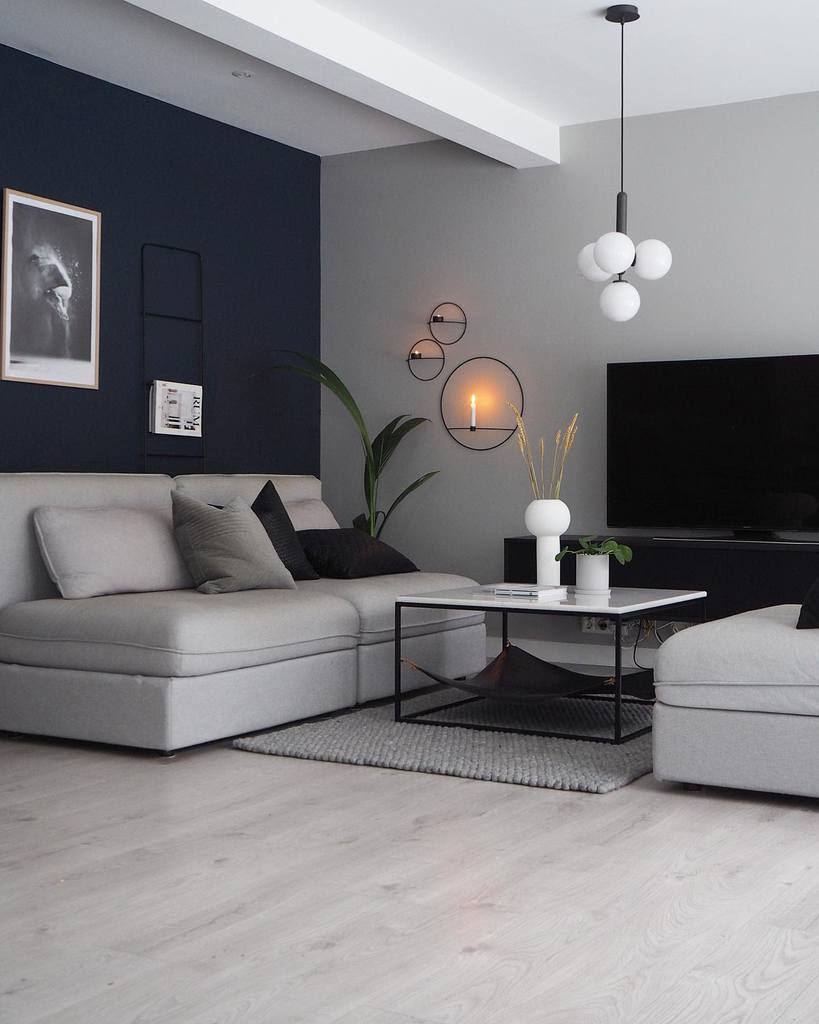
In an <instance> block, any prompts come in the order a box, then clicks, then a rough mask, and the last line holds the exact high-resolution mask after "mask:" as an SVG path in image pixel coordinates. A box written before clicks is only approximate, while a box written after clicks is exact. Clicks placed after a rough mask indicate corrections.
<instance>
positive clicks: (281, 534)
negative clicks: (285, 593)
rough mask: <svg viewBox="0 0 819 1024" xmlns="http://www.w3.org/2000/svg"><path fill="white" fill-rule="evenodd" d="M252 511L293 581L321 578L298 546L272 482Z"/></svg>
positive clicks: (254, 503) (260, 494)
mask: <svg viewBox="0 0 819 1024" xmlns="http://www.w3.org/2000/svg"><path fill="white" fill-rule="evenodd" d="M250 507H251V508H252V509H253V511H254V512H255V513H256V515H257V516H258V518H259V521H260V522H261V524H262V526H263V527H264V528H265V532H266V533H267V536H268V537H269V538H270V541H271V543H272V544H273V547H274V548H275V549H276V553H277V554H278V556H279V558H280V559H281V560H282V561H283V562H284V564H285V565H286V566H287V568H288V569H289V570H290V574H291V575H292V577H293V579H294V580H317V579H318V574H317V573H316V571H315V569H314V568H313V567H312V565H310V562H309V561H308V560H307V558H306V556H305V554H304V548H303V547H302V546H301V544H300V543H299V538H298V537H297V536H296V531H295V529H294V527H293V523H292V521H291V519H290V516H289V515H288V514H287V509H286V508H285V507H284V503H283V502H282V499H281V498H280V497H279V492H278V491H277V490H276V488H275V486H274V484H273V481H272V480H268V481H267V483H266V484H265V485H264V487H263V488H262V489H261V490H260V491H259V493H258V494H257V495H256V499H255V501H254V502H253V504H252V505H251V506H250Z"/></svg>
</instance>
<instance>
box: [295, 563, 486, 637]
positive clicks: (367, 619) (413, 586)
mask: <svg viewBox="0 0 819 1024" xmlns="http://www.w3.org/2000/svg"><path fill="white" fill-rule="evenodd" d="M469 586H477V584H476V583H475V581H474V580H471V579H469V578H468V577H466V576H455V575H452V574H450V573H443V572H404V573H398V574H396V575H392V576H370V577H366V578H365V579H360V580H331V579H320V580H315V581H312V580H306V581H305V582H303V583H299V584H298V587H299V590H300V591H302V592H304V593H316V592H318V593H323V594H332V595H333V596H334V597H341V598H344V600H345V601H349V602H350V603H351V604H352V605H354V607H355V609H356V611H357V612H358V617H359V620H360V623H361V627H360V629H361V634H360V642H361V643H362V644H377V643H383V642H384V641H385V640H392V639H393V637H394V636H395V599H396V598H397V597H399V596H400V595H401V594H422V593H425V592H428V591H431V590H453V589H455V588H456V587H469ZM483 620H484V616H483V612H477V613H476V612H474V611H453V610H450V609H442V608H405V609H404V611H403V613H402V618H401V624H402V631H406V635H407V636H418V635H420V634H422V633H436V632H439V631H440V630H442V629H454V628H457V627H458V626H468V625H474V624H476V623H481V622H483Z"/></svg>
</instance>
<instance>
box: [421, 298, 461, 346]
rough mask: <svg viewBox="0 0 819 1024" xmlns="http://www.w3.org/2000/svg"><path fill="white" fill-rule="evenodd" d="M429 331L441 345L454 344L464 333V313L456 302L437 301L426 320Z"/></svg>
mask: <svg viewBox="0 0 819 1024" xmlns="http://www.w3.org/2000/svg"><path fill="white" fill-rule="evenodd" d="M427 327H429V333H430V334H431V335H432V337H433V338H434V339H435V341H437V342H439V343H440V344H441V345H454V344H455V342H457V341H460V340H461V338H462V337H463V336H464V335H465V334H466V313H464V311H463V309H462V308H461V307H460V306H459V305H458V303H457V302H439V303H438V305H437V306H436V307H435V309H433V311H432V312H431V313H430V314H429V320H427Z"/></svg>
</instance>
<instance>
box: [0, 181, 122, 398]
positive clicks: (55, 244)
mask: <svg viewBox="0 0 819 1024" xmlns="http://www.w3.org/2000/svg"><path fill="white" fill-rule="evenodd" d="M4 200H5V201H4V210H3V284H2V297H3V301H2V306H3V312H2V319H3V361H2V379H3V380H16V381H24V382H26V383H29V384H56V385H60V386H62V387H74V388H98V387H99V306H100V229H101V220H102V215H101V214H100V213H98V212H97V211H95V210H85V209H83V208H82V207H79V206H71V205H69V204H68V203H60V202H57V201H56V200H53V199H43V198H42V197H40V196H32V195H28V194H27V193H25V192H17V191H15V190H14V189H9V188H7V189H5V191H4Z"/></svg>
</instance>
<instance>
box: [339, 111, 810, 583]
mask: <svg viewBox="0 0 819 1024" xmlns="http://www.w3.org/2000/svg"><path fill="white" fill-rule="evenodd" d="M626 141H627V149H626V161H627V163H626V188H627V190H628V192H629V198H630V211H629V215H630V216H629V233H630V234H631V236H632V237H633V238H634V239H636V240H639V239H641V238H645V237H657V238H661V239H663V240H664V241H666V242H667V243H668V244H669V245H670V246H671V249H672V251H673V254H674V265H673V268H672V270H671V272H670V274H669V275H668V276H667V277H666V278H665V279H664V280H662V281H655V282H650V281H639V280H638V279H637V280H635V283H636V284H637V286H638V288H639V290H640V294H641V296H642V309H641V310H640V313H639V314H638V316H637V318H636V319H635V320H633V321H631V322H630V323H628V324H612V323H609V322H608V321H606V320H605V319H604V318H603V317H602V315H601V314H600V312H599V309H598V306H597V301H598V295H599V292H600V288H601V286H600V285H594V284H591V283H589V282H587V281H585V280H583V279H582V278H581V277H580V276H579V274H578V273H577V271H576V269H575V259H576V255H577V252H578V250H579V249H580V248H581V246H582V245H583V244H585V243H586V242H590V241H594V240H595V239H596V238H597V237H598V236H599V235H600V234H602V233H603V231H606V230H610V229H612V228H613V220H614V198H615V193H616V191H617V174H616V162H617V123H616V122H614V121H609V122H601V123H597V124H591V125H583V126H579V127H574V128H568V129H564V130H563V132H562V152H563V162H562V163H561V165H560V166H559V167H549V168H538V169H533V170H525V171H515V170H512V169H510V168H507V167H503V166H501V165H499V164H496V163H493V162H491V161H489V160H487V159H485V158H482V157H479V156H477V155H475V154H473V153H471V152H468V151H466V150H463V149H460V148H458V147H457V146H454V145H452V144H449V143H446V142H431V143H423V144H419V145H412V146H403V147H398V148H394V149H386V150H376V151H372V152H366V153H358V154H352V155H346V156H338V157H331V158H328V159H325V160H324V161H323V164H322V167H323V171H322V252H323V264H322V272H323V285H322V287H323V308H322V351H323V358H324V359H325V361H326V362H328V363H329V364H330V365H331V366H333V367H334V368H335V369H337V370H338V371H339V372H340V373H341V374H342V376H343V378H344V380H345V381H346V382H347V384H348V385H349V387H350V388H351V390H352V392H353V394H354V395H355V396H356V397H357V398H358V400H359V402H360V403H361V405H362V407H363V409H364V411H365V414H366V416H367V418H368V421H369V422H370V423H371V424H372V426H373V427H375V428H380V427H381V426H382V425H383V424H384V423H385V422H386V421H387V420H388V419H389V418H391V417H392V416H394V415H397V414H398V413H401V412H411V413H414V414H420V415H424V416H428V417H429V418H430V420H431V421H432V422H431V423H430V424H428V425H425V426H424V427H422V428H420V429H419V430H418V432H417V433H416V434H415V435H414V436H412V437H411V438H410V440H408V441H407V442H405V448H404V450H399V453H398V455H397V456H396V458H395V460H394V463H393V464H392V465H391V466H390V470H389V475H388V479H387V484H386V490H387V491H388V492H389V494H388V495H385V496H389V495H391V494H393V493H395V492H396V491H397V490H398V489H399V488H400V487H401V486H402V485H403V484H404V483H405V482H407V481H409V480H410V479H412V478H414V476H417V475H419V474H420V473H422V472H424V471H425V470H428V469H434V468H437V469H440V470H441V473H440V476H438V477H436V478H435V479H434V480H433V481H432V482H431V483H429V484H427V485H425V487H424V489H423V490H421V491H418V492H417V493H416V494H415V495H413V496H411V497H410V498H409V499H408V500H407V502H406V503H405V505H404V506H403V508H402V510H401V511H399V512H398V513H397V514H396V516H395V518H394V519H393V521H392V523H391V525H390V527H389V528H388V531H387V532H386V533H385V539H386V540H388V541H390V542H392V543H394V544H395V545H396V546H397V547H399V548H400V549H402V550H403V551H405V552H406V553H407V554H408V555H410V556H411V557H412V558H414V559H415V560H416V561H417V562H418V563H419V564H421V565H422V566H423V567H430V568H436V569H445V568H449V569H453V570H457V571H461V572H464V573H468V574H470V575H473V576H475V577H477V578H479V579H480V580H482V581H490V580H494V579H500V578H501V573H502V538H503V537H504V536H505V535H514V534H521V533H523V532H525V531H524V528H523V523H522V517H523V509H524V507H525V506H526V503H527V502H528V501H529V499H530V497H531V495H530V493H529V492H528V490H527V487H528V485H527V480H526V476H525V472H524V467H523V464H522V462H521V460H520V456H519V453H518V451H517V448H516V446H515V443H514V440H512V441H510V442H508V443H507V444H506V445H504V446H503V447H501V448H499V449H497V450H496V451H492V452H488V453H480V452H470V451H466V450H465V449H463V448H461V447H459V446H458V445H456V444H455V443H454V442H453V441H452V440H451V439H450V437H449V435H448V434H447V433H446V431H445V430H444V428H443V426H442V424H441V422H440V418H439V410H438V400H439V395H440V390H441V386H442V384H443V381H444V380H445V377H446V374H447V373H448V372H449V370H451V369H452V368H453V367H454V366H455V365H456V364H457V363H459V362H461V361H462V360H464V359H467V358H468V357H470V356H475V355H482V354H486V355H497V356H499V357H500V358H501V359H504V360H506V361H507V362H509V363H511V365H512V366H513V367H514V368H515V370H516V371H517V373H518V374H519V376H520V378H521V380H522V382H523V387H524V390H525V394H526V420H527V424H528V426H529V428H530V432H531V433H533V434H538V435H539V434H540V432H541V431H542V432H545V433H546V434H547V435H549V434H551V433H552V432H553V430H554V429H555V427H556V426H557V424H558V423H559V422H560V421H561V420H562V419H564V418H566V417H567V416H568V415H569V414H570V413H571V412H573V411H574V410H575V409H577V410H579V411H580V431H579V434H578V440H577V446H576V449H575V451H574V452H573V453H572V456H571V461H570V463H569V465H568V469H567V476H566V482H565V487H564V497H565V500H566V502H567V503H568V505H569V506H570V508H571V510H572V527H571V528H572V530H575V529H576V530H580V531H587V532H590V533H591V532H597V531H600V530H603V529H604V528H605V525H606V520H605V426H604V412H605V367H606V363H607V362H609V361H617V360H625V359H668V358H672V359H673V358H685V357H708V356H715V357H716V356H740V355H763V354H771V353H783V354H784V353H803V352H816V351H819V258H818V257H819V187H817V182H819V177H818V176H817V167H819V93H811V94H807V95H801V96H791V97H784V98H779V99H774V100H764V101H759V102H753V103H743V104H736V105H731V106H725V107H712V108H706V109H700V110H692V111H682V112H678V113H672V114H661V115H652V116H648V117H641V118H634V119H630V120H629V121H628V122H627V125H626ZM445 299H453V300H455V301H457V302H459V303H460V304H461V305H462V306H463V307H464V308H465V309H466V312H467V315H468V317H469V329H468V331H467V333H466V335H465V337H464V339H463V340H462V341H461V342H460V343H459V344H457V345H455V346H453V347H452V348H450V349H448V350H447V366H446V369H445V371H444V374H442V375H441V377H439V378H438V379H437V380H436V381H433V382H432V383H421V382H419V381H416V380H415V379H414V378H413V377H412V376H411V375H410V373H409V371H408V369H407V366H406V363H405V362H404V359H405V358H406V355H407V352H408V350H409V348H410V346H411V344H412V343H413V342H414V341H416V340H417V339H419V338H421V337H423V336H424V335H425V333H426V329H425V321H426V319H427V316H428V314H429V312H430V310H431V309H432V307H433V306H434V305H435V304H436V303H437V302H439V301H442V300H445ZM695 414H696V409H692V415H695ZM649 429H650V425H649ZM679 454H682V453H676V452H673V451H669V453H668V457H669V459H673V458H675V457H676V456H677V455H679ZM634 457H635V459H639V457H640V453H639V452H635V453H634ZM360 464H361V459H360V455H359V446H358V442H357V439H356V434H355V432H354V429H353V428H352V426H351V424H350V422H349V419H348V417H347V414H346V413H345V412H343V411H342V410H341V408H340V407H339V406H338V403H337V402H336V401H335V399H334V398H332V396H329V395H327V394H326V393H325V395H324V397H323V425H322V477H323V481H324V492H325V495H326V497H327V500H328V501H329V503H330V505H331V506H332V507H333V508H334V509H335V510H336V512H337V513H338V514H339V515H340V517H341V519H342V520H347V521H349V520H350V519H351V518H352V516H353V515H354V514H355V513H356V512H358V511H360V510H361V505H362V502H361V472H360Z"/></svg>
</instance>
